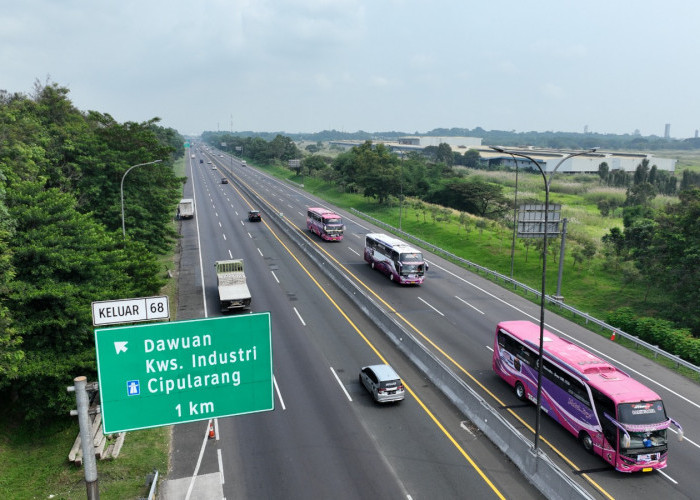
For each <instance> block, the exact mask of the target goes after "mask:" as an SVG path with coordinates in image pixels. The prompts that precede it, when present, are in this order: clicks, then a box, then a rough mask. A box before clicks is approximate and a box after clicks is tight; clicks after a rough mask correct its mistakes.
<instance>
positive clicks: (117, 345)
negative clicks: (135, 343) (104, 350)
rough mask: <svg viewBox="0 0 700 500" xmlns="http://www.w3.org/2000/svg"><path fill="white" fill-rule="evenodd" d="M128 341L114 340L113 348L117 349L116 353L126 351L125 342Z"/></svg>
mask: <svg viewBox="0 0 700 500" xmlns="http://www.w3.org/2000/svg"><path fill="white" fill-rule="evenodd" d="M128 343H129V342H115V343H114V348H115V349H116V350H117V354H119V353H120V352H126V351H127V348H126V344H128Z"/></svg>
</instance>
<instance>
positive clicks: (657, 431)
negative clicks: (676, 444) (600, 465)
mask: <svg viewBox="0 0 700 500" xmlns="http://www.w3.org/2000/svg"><path fill="white" fill-rule="evenodd" d="M539 345H540V327H539V325H536V324H534V323H531V322H529V321H503V322H501V323H499V324H498V326H497V328H496V339H495V342H494V346H493V369H494V370H495V371H496V373H498V374H499V375H500V376H501V377H502V378H503V379H504V380H505V381H506V382H508V383H509V384H510V385H511V386H512V387H513V388H514V389H515V395H516V396H517V397H518V398H519V399H521V400H523V401H524V400H530V401H532V402H533V403H536V402H537V368H538V361H539V354H538V353H539ZM543 351H544V364H543V366H542V391H541V392H542V395H541V405H542V410H543V411H544V412H545V413H546V414H548V415H549V416H550V417H551V418H553V419H554V420H555V421H557V422H558V423H559V424H561V425H562V426H563V427H564V428H566V429H567V430H568V431H569V432H571V433H572V434H573V435H574V436H576V437H577V438H578V439H579V441H580V442H581V444H582V445H583V447H584V448H585V449H586V450H587V451H589V452H591V453H595V454H596V455H600V456H601V457H603V459H604V460H605V461H606V462H608V463H610V464H611V465H612V466H613V467H615V469H617V470H618V471H621V472H637V471H644V472H648V471H651V470H653V469H663V468H664V467H666V459H667V455H668V435H667V433H668V428H669V426H670V425H671V424H673V425H674V426H676V427H677V428H678V438H679V439H682V438H683V429H682V428H681V426H680V425H679V424H678V422H676V421H675V420H673V419H672V418H669V417H668V416H666V409H665V408H664V403H663V401H662V400H661V397H659V395H658V394H656V393H655V392H654V391H652V390H651V389H649V388H648V387H646V386H644V385H642V384H641V383H639V382H637V381H636V380H634V379H633V378H631V377H630V376H629V375H627V374H626V373H625V372H623V371H621V370H620V369H619V368H617V367H615V366H613V365H611V364H610V363H608V362H607V361H604V360H603V359H601V358H599V357H597V356H595V355H593V354H591V353H590V352H588V351H586V350H585V349H583V348H581V347H579V346H577V345H576V344H573V343H571V342H569V341H568V340H565V339H563V338H561V337H557V336H556V335H554V334H552V333H550V332H548V331H547V330H545V331H544V341H543Z"/></svg>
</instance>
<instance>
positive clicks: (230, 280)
mask: <svg viewBox="0 0 700 500" xmlns="http://www.w3.org/2000/svg"><path fill="white" fill-rule="evenodd" d="M214 266H215V267H216V283H217V286H218V287H219V304H220V306H221V312H229V311H233V310H234V309H249V308H250V300H251V297H250V290H248V285H247V284H246V280H245V272H244V271H243V259H232V260H217V261H216V263H215V264H214Z"/></svg>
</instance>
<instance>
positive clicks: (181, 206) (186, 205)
mask: <svg viewBox="0 0 700 500" xmlns="http://www.w3.org/2000/svg"><path fill="white" fill-rule="evenodd" d="M177 214H178V216H179V217H180V218H181V219H191V218H192V217H194V200H193V199H191V198H183V199H181V200H180V203H178V205H177Z"/></svg>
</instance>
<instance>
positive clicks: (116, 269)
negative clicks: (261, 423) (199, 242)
mask: <svg viewBox="0 0 700 500" xmlns="http://www.w3.org/2000/svg"><path fill="white" fill-rule="evenodd" d="M157 122H158V119H153V120H150V121H148V122H145V123H133V122H127V123H118V122H116V121H115V120H114V119H113V118H112V117H111V116H109V115H107V114H102V113H98V112H95V111H89V112H81V111H79V110H77V109H76V108H75V107H74V106H73V105H72V103H71V102H70V100H69V99H68V90H67V89H65V88H63V87H60V86H58V85H56V84H52V83H47V84H46V85H42V84H39V83H37V84H36V86H35V88H34V92H33V93H32V95H31V96H27V95H24V94H9V93H7V92H4V91H3V92H0V129H1V130H2V134H1V135H0V142H1V144H2V147H0V470H2V473H1V474H0V497H2V498H66V499H72V498H85V494H86V489H85V482H84V471H83V469H82V467H77V466H74V465H72V464H70V463H69V462H68V452H69V451H70V449H71V446H72V445H73V442H74V440H75V438H76V436H77V435H78V422H77V418H76V417H71V416H70V415H69V411H70V410H71V409H72V408H75V406H76V402H75V395H74V394H73V393H68V392H67V391H66V388H67V386H69V385H72V384H73V379H74V378H75V377H76V376H79V375H85V376H86V377H87V378H88V380H89V381H95V380H97V374H96V360H95V348H94V339H93V327H92V321H91V302H93V301H98V300H114V299H120V298H130V297H143V296H149V295H156V294H159V293H167V294H168V295H170V296H171V298H173V295H174V290H173V291H171V290H167V289H165V291H164V292H163V291H162V290H164V287H167V286H172V283H173V281H174V280H170V279H169V278H168V273H167V271H168V269H172V251H173V250H172V249H173V247H174V244H175V242H176V239H177V231H176V227H175V225H174V224H173V220H172V219H173V216H174V213H175V212H174V208H175V205H176V202H177V200H178V199H179V197H180V192H181V189H182V182H183V180H184V179H182V178H181V177H179V176H178V175H176V174H175V170H174V166H175V165H176V164H177V162H178V161H179V164H180V166H179V171H180V173H181V172H182V164H183V160H182V156H183V153H184V148H183V142H184V140H183V138H182V137H181V136H180V135H179V134H178V133H177V132H176V131H174V130H172V129H166V128H163V127H160V126H158V125H157ZM156 160H160V162H159V163H154V162H155V161H156ZM144 163H150V164H148V165H144V166H140V167H139V168H137V169H135V170H134V171H132V172H130V173H129V175H128V177H127V178H126V179H125V180H126V181H125V182H124V191H123V192H124V201H125V220H124V222H125V228H126V236H124V235H123V234H122V219H121V203H120V201H121V200H120V187H121V181H122V179H123V178H124V175H125V173H126V172H127V170H128V169H129V168H130V167H132V166H134V165H137V164H144ZM171 294H173V295H171ZM172 310H174V309H172ZM168 446H169V428H167V427H166V428H162V429H153V430H145V431H137V432H131V433H129V435H128V437H127V439H126V441H125V444H124V447H123V448H122V450H121V454H120V455H119V457H118V458H117V459H116V460H112V461H98V466H97V467H98V482H99V489H100V493H101V496H102V498H120V499H121V498H138V497H142V496H145V494H146V493H147V492H146V489H145V486H144V485H145V478H146V475H147V474H149V473H151V472H152V471H153V469H154V468H157V469H158V470H159V471H161V472H163V473H165V472H167V467H168Z"/></svg>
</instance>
